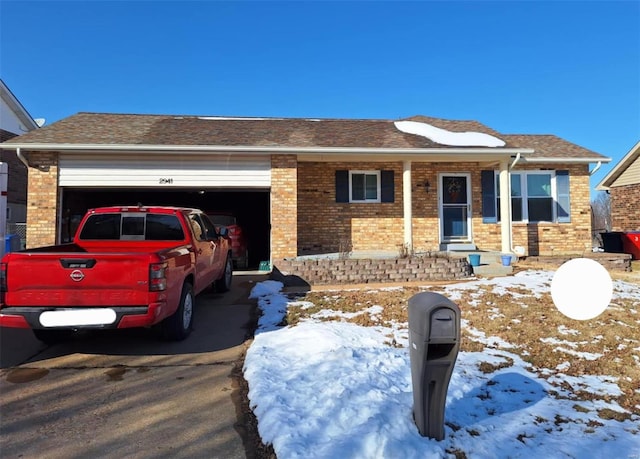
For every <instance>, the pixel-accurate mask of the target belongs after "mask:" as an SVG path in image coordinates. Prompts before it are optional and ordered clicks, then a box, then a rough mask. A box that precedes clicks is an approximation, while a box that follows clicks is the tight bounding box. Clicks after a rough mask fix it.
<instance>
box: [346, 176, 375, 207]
mask: <svg viewBox="0 0 640 459" xmlns="http://www.w3.org/2000/svg"><path fill="white" fill-rule="evenodd" d="M349 202H380V171H349Z"/></svg>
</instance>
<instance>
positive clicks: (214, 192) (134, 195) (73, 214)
mask: <svg viewBox="0 0 640 459" xmlns="http://www.w3.org/2000/svg"><path fill="white" fill-rule="evenodd" d="M138 204H142V205H145V206H153V205H158V206H176V207H194V208H197V209H201V210H203V211H204V212H205V213H208V214H209V213H211V214H221V215H228V216H232V217H235V220H236V222H237V224H238V225H239V226H240V228H241V230H242V233H243V235H244V237H245V238H246V241H247V249H248V257H247V263H246V265H244V264H242V265H241V266H236V269H248V270H256V269H258V267H259V265H260V262H261V261H264V260H269V259H270V247H271V246H270V244H271V239H270V220H271V215H270V210H269V209H270V195H269V190H268V189H260V190H256V189H251V190H220V189H213V188H210V189H206V188H205V189H176V188H172V189H171V190H147V189H140V188H126V189H123V188H121V189H117V190H114V189H96V188H70V187H65V188H63V190H62V205H61V209H62V210H61V212H62V214H61V226H60V241H61V242H68V241H70V240H71V239H72V238H73V235H74V234H75V230H76V228H77V226H78V224H79V223H80V219H81V218H82V216H83V215H84V214H85V213H86V211H87V210H88V209H91V208H94V207H103V206H114V205H116V206H119V205H122V206H133V205H138Z"/></svg>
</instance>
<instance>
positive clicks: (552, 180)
mask: <svg viewBox="0 0 640 459" xmlns="http://www.w3.org/2000/svg"><path fill="white" fill-rule="evenodd" d="M559 181H561V186H559V183H560V182H559ZM494 183H495V206H496V207H495V212H496V213H495V215H497V220H498V221H500V180H499V173H498V172H496V173H495V174H494ZM569 206H570V202H569V189H568V174H567V173H566V171H552V170H540V171H522V172H512V173H511V220H512V221H513V222H523V223H541V222H549V223H559V222H568V221H570V218H569V215H570V212H569Z"/></svg>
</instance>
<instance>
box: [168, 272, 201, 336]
mask: <svg viewBox="0 0 640 459" xmlns="http://www.w3.org/2000/svg"><path fill="white" fill-rule="evenodd" d="M194 305H195V297H194V295H193V287H192V286H191V284H190V283H188V282H185V284H184V285H183V286H182V293H181V295H180V304H179V305H178V309H176V312H174V313H173V314H172V315H170V316H169V317H167V318H166V319H164V320H163V321H162V336H163V338H164V339H166V340H168V341H182V340H183V339H185V338H186V337H187V336H189V334H190V333H191V330H192V325H193V307H194Z"/></svg>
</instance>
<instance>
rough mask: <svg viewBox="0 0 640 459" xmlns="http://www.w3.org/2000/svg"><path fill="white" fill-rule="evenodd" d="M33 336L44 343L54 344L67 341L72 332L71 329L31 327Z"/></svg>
mask: <svg viewBox="0 0 640 459" xmlns="http://www.w3.org/2000/svg"><path fill="white" fill-rule="evenodd" d="M32 331H33V334H34V335H35V337H36V338H37V339H38V340H40V341H42V342H43V343H46V344H56V343H61V342H63V341H68V340H69V339H70V338H71V337H72V336H73V334H74V331H73V330H52V329H41V328H37V329H33V330H32Z"/></svg>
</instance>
